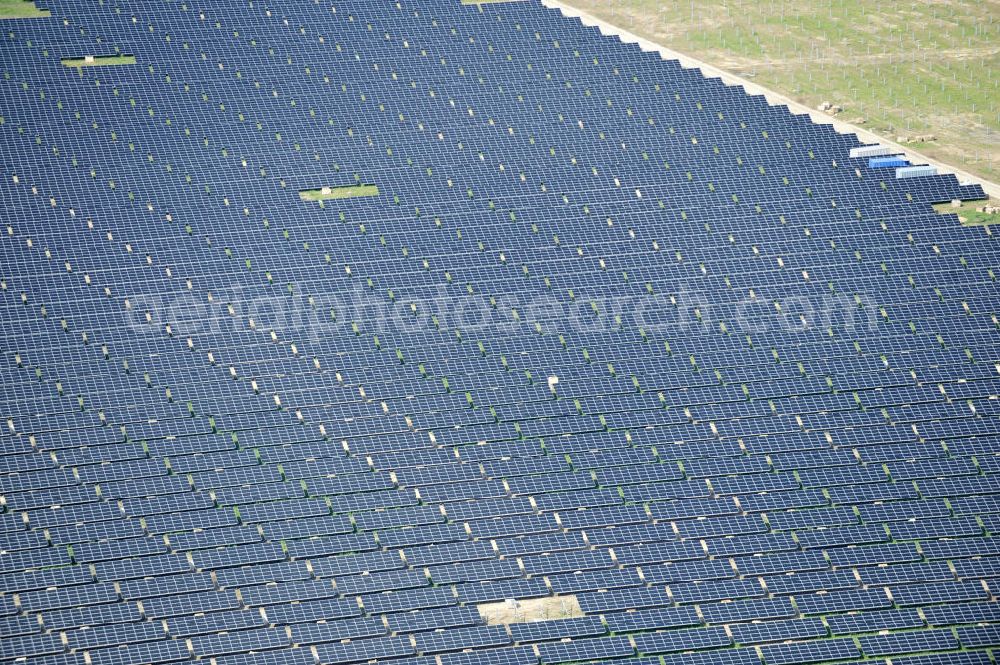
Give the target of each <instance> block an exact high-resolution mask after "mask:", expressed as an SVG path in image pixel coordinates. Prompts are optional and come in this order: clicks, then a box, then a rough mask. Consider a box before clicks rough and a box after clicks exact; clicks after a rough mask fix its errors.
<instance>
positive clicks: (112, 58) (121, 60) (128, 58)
mask: <svg viewBox="0 0 1000 665" xmlns="http://www.w3.org/2000/svg"><path fill="white" fill-rule="evenodd" d="M62 64H63V65H65V66H66V67H109V66H113V65H134V64H135V56H133V55H99V56H97V57H95V58H94V59H93V61H91V62H88V61H87V60H86V59H85V58H63V60H62Z"/></svg>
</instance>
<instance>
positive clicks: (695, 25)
mask: <svg viewBox="0 0 1000 665" xmlns="http://www.w3.org/2000/svg"><path fill="white" fill-rule="evenodd" d="M562 1H563V2H564V3H565V4H568V5H571V6H573V7H577V8H578V9H581V10H583V11H585V12H587V13H589V14H592V15H594V16H596V17H598V18H600V19H603V20H605V21H607V22H609V23H612V24H614V25H617V26H620V27H622V28H624V29H626V30H629V31H630V32H634V33H635V34H637V35H639V36H641V37H645V38H647V39H650V40H652V41H655V42H658V43H660V44H663V45H664V46H666V47H668V48H671V49H673V50H675V51H679V52H681V53H685V54H687V55H690V56H692V57H695V58H698V59H700V60H703V61H705V62H708V63H709V64H712V65H715V66H717V67H719V68H721V69H725V70H727V71H730V72H732V73H734V74H737V75H740V76H743V77H744V78H749V79H751V80H753V81H755V82H756V83H758V84H760V85H763V86H765V87H767V88H771V89H773V90H775V91H777V92H780V93H782V94H784V95H786V96H788V97H790V98H792V99H795V100H796V101H799V102H801V103H803V104H806V105H808V106H810V107H813V108H815V107H816V106H817V105H818V104H820V103H821V102H830V103H832V104H835V105H838V106H841V107H842V108H843V109H844V110H843V112H841V113H840V114H839V115H838V117H839V118H841V119H843V120H846V121H848V122H855V123H858V124H861V126H863V127H865V128H866V129H869V130H871V131H873V132H876V133H878V134H880V135H882V136H885V137H887V138H890V139H892V140H898V139H899V138H901V137H903V138H907V139H911V138H915V137H927V136H928V135H931V136H933V137H934V140H931V141H922V142H913V143H912V144H911V145H910V147H912V148H913V149H914V150H917V151H919V152H922V153H924V154H926V155H928V156H929V157H933V158H935V159H939V160H941V161H943V162H946V163H948V164H952V165H954V166H956V167H960V168H964V169H965V170H967V171H969V172H971V173H975V174H977V175H980V176H982V177H984V178H987V179H989V180H993V181H994V182H995V181H998V180H1000V0H980V1H976V2H974V1H972V0H935V1H933V2H927V1H921V2H899V1H896V0H891V1H889V2H872V1H870V0H818V1H817V2H790V1H789V0H767V1H764V0H728V1H726V0H694V1H692V0H684V1H679V0H562Z"/></svg>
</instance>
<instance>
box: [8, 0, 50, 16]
mask: <svg viewBox="0 0 1000 665" xmlns="http://www.w3.org/2000/svg"><path fill="white" fill-rule="evenodd" d="M51 15H52V14H51V12H49V11H48V10H47V9H39V8H38V7H36V6H35V3H34V2H32V1H31V0H0V19H5V18H45V17H46V16H51Z"/></svg>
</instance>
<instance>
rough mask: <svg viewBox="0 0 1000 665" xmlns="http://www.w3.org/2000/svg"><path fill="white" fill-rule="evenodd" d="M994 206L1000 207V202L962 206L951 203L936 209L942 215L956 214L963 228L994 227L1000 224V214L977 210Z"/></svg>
mask: <svg viewBox="0 0 1000 665" xmlns="http://www.w3.org/2000/svg"><path fill="white" fill-rule="evenodd" d="M985 206H992V207H994V208H996V207H1000V201H998V200H996V199H990V200H988V201H964V202H963V203H962V205H960V206H957V207H956V206H953V205H951V204H950V203H940V204H938V205H935V206H934V209H935V210H937V211H938V212H940V213H954V214H956V215H958V219H959V221H960V222H961V223H962V225H963V226H992V225H994V224H1000V214H997V213H993V214H990V213H985V212H979V211H977V210H976V208H982V207H985Z"/></svg>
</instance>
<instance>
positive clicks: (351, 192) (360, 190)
mask: <svg viewBox="0 0 1000 665" xmlns="http://www.w3.org/2000/svg"><path fill="white" fill-rule="evenodd" d="M378 194H379V192H378V187H376V186H375V185H350V186H347V187H323V188H321V189H304V190H302V191H301V192H299V198H300V199H302V200H303V201H329V200H330V199H356V198H359V197H362V196H378Z"/></svg>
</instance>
